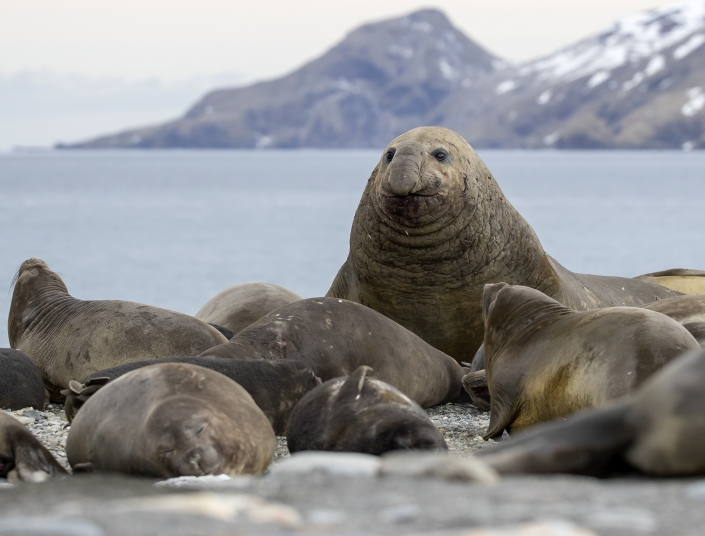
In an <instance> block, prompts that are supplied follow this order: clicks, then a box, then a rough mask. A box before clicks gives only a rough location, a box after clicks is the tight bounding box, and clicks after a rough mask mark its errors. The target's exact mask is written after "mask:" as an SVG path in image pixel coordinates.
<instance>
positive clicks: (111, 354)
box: [7, 259, 227, 401]
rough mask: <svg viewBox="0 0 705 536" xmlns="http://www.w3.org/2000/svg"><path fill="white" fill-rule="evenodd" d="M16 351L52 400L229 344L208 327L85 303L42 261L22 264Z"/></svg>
mask: <svg viewBox="0 0 705 536" xmlns="http://www.w3.org/2000/svg"><path fill="white" fill-rule="evenodd" d="M7 332H8V336H9V339H10V344H11V345H12V347H13V348H16V349H18V350H20V351H21V352H23V353H25V354H27V356H28V357H29V358H30V359H31V360H32V363H34V365H35V366H36V367H37V369H38V370H39V372H40V374H41V375H42V378H43V379H44V384H45V386H46V387H47V389H48V390H49V392H50V393H51V396H52V399H53V400H59V401H60V400H62V398H61V396H60V395H59V390H61V389H65V388H67V387H68V386H69V382H70V381H71V380H75V379H78V378H85V377H86V376H87V375H89V374H91V373H92V372H95V371H97V370H101V369H104V368H108V367H112V366H115V365H119V364H121V363H127V362H130V361H139V360H142V359H152V358H157V357H167V356H177V355H184V356H187V355H196V354H199V353H201V352H202V351H204V350H206V349H207V348H210V347H211V346H215V345H217V344H222V343H224V342H227V339H226V338H225V337H224V336H223V335H221V334H220V333H219V332H218V330H216V329H215V328H213V327H211V326H209V325H208V324H206V323H205V322H201V321H200V320H196V319H195V318H193V317H191V316H187V315H184V314H181V313H176V312H174V311H168V310H166V309H161V308H159V307H152V306H150V305H142V304H139V303H133V302H128V301H116V300H105V301H83V300H79V299H77V298H74V297H73V296H71V295H70V294H69V292H68V290H67V288H66V285H64V282H63V281H62V280H61V278H60V277H59V276H58V275H57V274H56V273H54V272H52V271H51V270H50V269H49V267H48V266H47V265H46V264H45V263H44V262H43V261H41V260H39V259H29V260H27V261H25V262H23V263H22V265H21V266H20V269H19V271H18V272H17V276H16V280H15V288H14V291H13V293H12V302H11V303H10V315H9V318H8V321H7Z"/></svg>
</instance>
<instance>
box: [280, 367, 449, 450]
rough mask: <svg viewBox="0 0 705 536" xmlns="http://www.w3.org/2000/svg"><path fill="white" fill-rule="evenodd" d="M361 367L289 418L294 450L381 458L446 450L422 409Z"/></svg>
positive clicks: (332, 383) (302, 404) (288, 437)
mask: <svg viewBox="0 0 705 536" xmlns="http://www.w3.org/2000/svg"><path fill="white" fill-rule="evenodd" d="M372 372H373V371H372V369H371V368H370V367H366V366H362V367H359V368H358V369H357V370H355V371H354V372H353V373H352V374H351V375H350V376H347V377H345V378H336V379H334V380H330V381H327V382H326V383H324V384H323V385H319V386H318V387H316V388H315V389H314V390H313V391H311V392H310V393H308V394H307V395H306V396H304V397H303V398H302V399H301V402H299V403H298V404H297V405H296V407H295V408H294V412H293V413H292V414H291V418H290V419H289V425H288V426H287V430H286V441H287V444H288V446H289V451H290V452H292V453H294V452H298V451H301V450H334V451H343V452H363V453H367V454H377V455H381V454H383V453H385V452H388V451H390V450H447V449H448V447H447V446H446V443H445V441H444V440H443V436H442V435H441V433H440V432H439V431H438V428H436V427H435V426H434V425H433V423H432V422H431V419H429V417H428V415H427V414H426V412H425V411H424V410H423V409H421V407H420V406H419V405H418V404H416V403H415V402H413V401H412V400H410V399H409V398H408V397H407V396H405V395H403V394H402V393H400V392H399V391H397V390H396V389H395V388H394V387H392V386H391V385H388V384H386V383H384V382H381V381H379V380H376V379H374V378H370V374H371V373H372Z"/></svg>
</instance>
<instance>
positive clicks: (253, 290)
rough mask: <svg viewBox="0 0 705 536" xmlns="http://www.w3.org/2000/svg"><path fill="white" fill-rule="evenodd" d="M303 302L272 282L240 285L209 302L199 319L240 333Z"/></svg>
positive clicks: (197, 315) (198, 313) (295, 295)
mask: <svg viewBox="0 0 705 536" xmlns="http://www.w3.org/2000/svg"><path fill="white" fill-rule="evenodd" d="M301 299H302V298H301V296H299V295H298V294H296V293H294V292H291V291H290V290H288V289H285V288H284V287H280V286H279V285H274V284H272V283H251V282H249V283H239V284H237V285H233V286H232V287H229V288H226V289H225V290H224V291H222V292H220V293H218V294H216V295H215V296H213V297H212V298H211V299H210V300H208V302H207V303H206V304H205V305H204V306H203V307H201V310H200V311H198V312H197V313H196V318H198V319H199V320H203V321H204V322H208V323H209V324H217V325H218V326H222V327H224V328H227V329H229V330H231V331H233V332H234V333H239V332H240V331H242V330H243V329H245V328H246V327H247V326H249V325H250V324H252V323H253V322H256V321H257V320H259V319H260V318H262V317H263V316H264V315H266V314H267V313H269V312H271V311H274V309H278V308H279V307H282V306H284V305H288V304H290V303H293V302H295V301H298V300H301ZM229 338H230V337H228V339H229Z"/></svg>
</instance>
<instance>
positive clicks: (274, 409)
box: [62, 357, 320, 435]
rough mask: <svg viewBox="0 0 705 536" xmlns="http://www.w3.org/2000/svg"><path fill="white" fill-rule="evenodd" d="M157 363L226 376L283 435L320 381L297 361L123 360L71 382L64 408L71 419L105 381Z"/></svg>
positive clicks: (70, 420)
mask: <svg viewBox="0 0 705 536" xmlns="http://www.w3.org/2000/svg"><path fill="white" fill-rule="evenodd" d="M159 363H189V364H191V365H198V366H199V367H204V368H208V369H211V370H214V371H216V372H219V373H220V374H223V375H224V376H227V377H228V378H230V379H231V380H233V381H235V382H237V383H238V384H239V385H240V386H241V387H243V388H244V389H245V391H247V392H248V393H249V394H250V396H252V398H253V400H254V401H255V403H256V404H257V406H258V407H259V408H260V409H261V410H262V411H263V412H264V414H265V415H266V416H267V418H268V419H269V422H270V423H271V425H272V428H274V433H276V434H277V435H284V434H285V433H286V423H287V421H288V420H289V416H290V415H291V412H292V411H293V409H294V406H296V404H297V402H298V401H299V400H301V397H303V396H304V395H305V394H306V393H307V392H308V391H310V390H311V389H313V388H314V387H316V385H318V384H319V383H320V380H319V379H317V378H316V376H315V375H314V373H313V370H312V369H311V367H309V366H308V365H305V364H304V363H299V362H297V361H270V360H262V359H258V358H257V357H254V358H253V359H252V360H245V359H227V358H219V357H162V358H160V359H148V360H146V361H135V362H132V363H124V364H122V365H118V366H117V367H111V368H109V369H104V370H99V371H98V372H94V373H93V374H91V375H90V376H88V377H87V378H84V379H83V380H81V382H76V381H71V382H70V383H69V389H67V390H65V391H62V394H65V395H66V404H65V405H64V411H65V413H66V418H67V419H68V421H69V422H72V421H73V419H74V417H75V416H76V412H77V411H78V410H79V409H80V408H81V406H83V404H85V402H86V401H87V400H88V399H89V398H90V397H91V396H93V395H94V394H95V393H96V392H97V391H98V390H99V389H101V388H102V387H103V386H104V385H106V384H107V383H108V382H110V381H112V380H114V379H116V378H119V377H120V376H122V375H123V374H126V373H128V372H130V371H133V370H137V369H139V368H142V367H147V366H149V365H156V364H159Z"/></svg>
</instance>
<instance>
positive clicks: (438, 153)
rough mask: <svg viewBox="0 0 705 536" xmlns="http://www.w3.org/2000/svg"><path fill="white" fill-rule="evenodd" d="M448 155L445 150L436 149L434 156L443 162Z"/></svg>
mask: <svg viewBox="0 0 705 536" xmlns="http://www.w3.org/2000/svg"><path fill="white" fill-rule="evenodd" d="M447 156H448V155H447V154H446V153H445V151H436V152H435V153H433V157H434V158H435V159H436V160H438V161H439V162H443V161H444V160H445V159H446V157H447Z"/></svg>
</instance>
